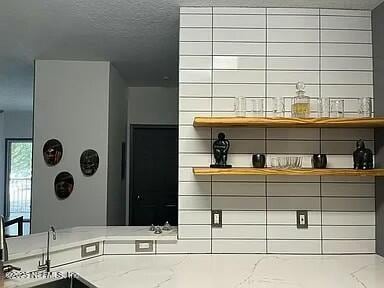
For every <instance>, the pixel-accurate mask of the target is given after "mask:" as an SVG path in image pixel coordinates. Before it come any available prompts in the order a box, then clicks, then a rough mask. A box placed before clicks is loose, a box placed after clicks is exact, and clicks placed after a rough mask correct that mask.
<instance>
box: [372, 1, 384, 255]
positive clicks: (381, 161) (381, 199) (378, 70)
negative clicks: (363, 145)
mask: <svg viewBox="0 0 384 288" xmlns="http://www.w3.org/2000/svg"><path fill="white" fill-rule="evenodd" d="M372 29H373V38H372V41H373V57H374V101H375V105H374V107H375V116H384V81H383V80H384V4H381V5H380V6H379V7H377V8H376V9H375V10H373V12H372ZM375 140H376V141H375V146H376V147H375V150H376V158H375V161H376V167H378V168H383V167H384V129H382V128H381V129H375ZM383 192H384V177H376V252H377V253H378V254H380V255H381V256H384V194H383Z"/></svg>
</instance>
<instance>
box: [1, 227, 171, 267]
mask: <svg viewBox="0 0 384 288" xmlns="http://www.w3.org/2000/svg"><path fill="white" fill-rule="evenodd" d="M129 240H133V241H134V240H164V241H169V240H170V241H173V240H177V227H172V230H171V231H163V233H162V234H154V232H152V231H149V227H147V226H145V227H144V226H87V227H73V228H68V229H60V230H57V231H56V240H55V241H51V251H52V252H54V251H60V250H65V249H68V248H72V247H76V246H80V245H83V244H87V243H92V242H98V241H129ZM7 244H8V251H9V259H10V260H16V259H20V258H25V257H30V256H34V255H41V253H42V252H43V251H45V249H46V245H47V232H44V233H37V234H31V235H27V236H22V237H16V238H9V239H7Z"/></svg>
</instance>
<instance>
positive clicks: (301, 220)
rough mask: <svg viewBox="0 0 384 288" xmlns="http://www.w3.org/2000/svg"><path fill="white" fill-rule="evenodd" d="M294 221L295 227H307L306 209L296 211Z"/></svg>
mask: <svg viewBox="0 0 384 288" xmlns="http://www.w3.org/2000/svg"><path fill="white" fill-rule="evenodd" d="M296 223H297V229H308V211H307V210H298V211H296Z"/></svg>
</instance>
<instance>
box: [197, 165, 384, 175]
mask: <svg viewBox="0 0 384 288" xmlns="http://www.w3.org/2000/svg"><path fill="white" fill-rule="evenodd" d="M193 173H194V174H195V175H198V176H205V175H264V176H265V175H277V176H384V169H370V170H355V169H346V168H327V169H311V168H297V169H279V168H237V167H236V168H229V169H220V168H203V167H202V168H193Z"/></svg>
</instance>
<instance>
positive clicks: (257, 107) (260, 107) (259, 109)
mask: <svg viewBox="0 0 384 288" xmlns="http://www.w3.org/2000/svg"><path fill="white" fill-rule="evenodd" d="M251 103H252V115H253V116H255V117H263V116H264V98H257V99H252V100H251Z"/></svg>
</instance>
